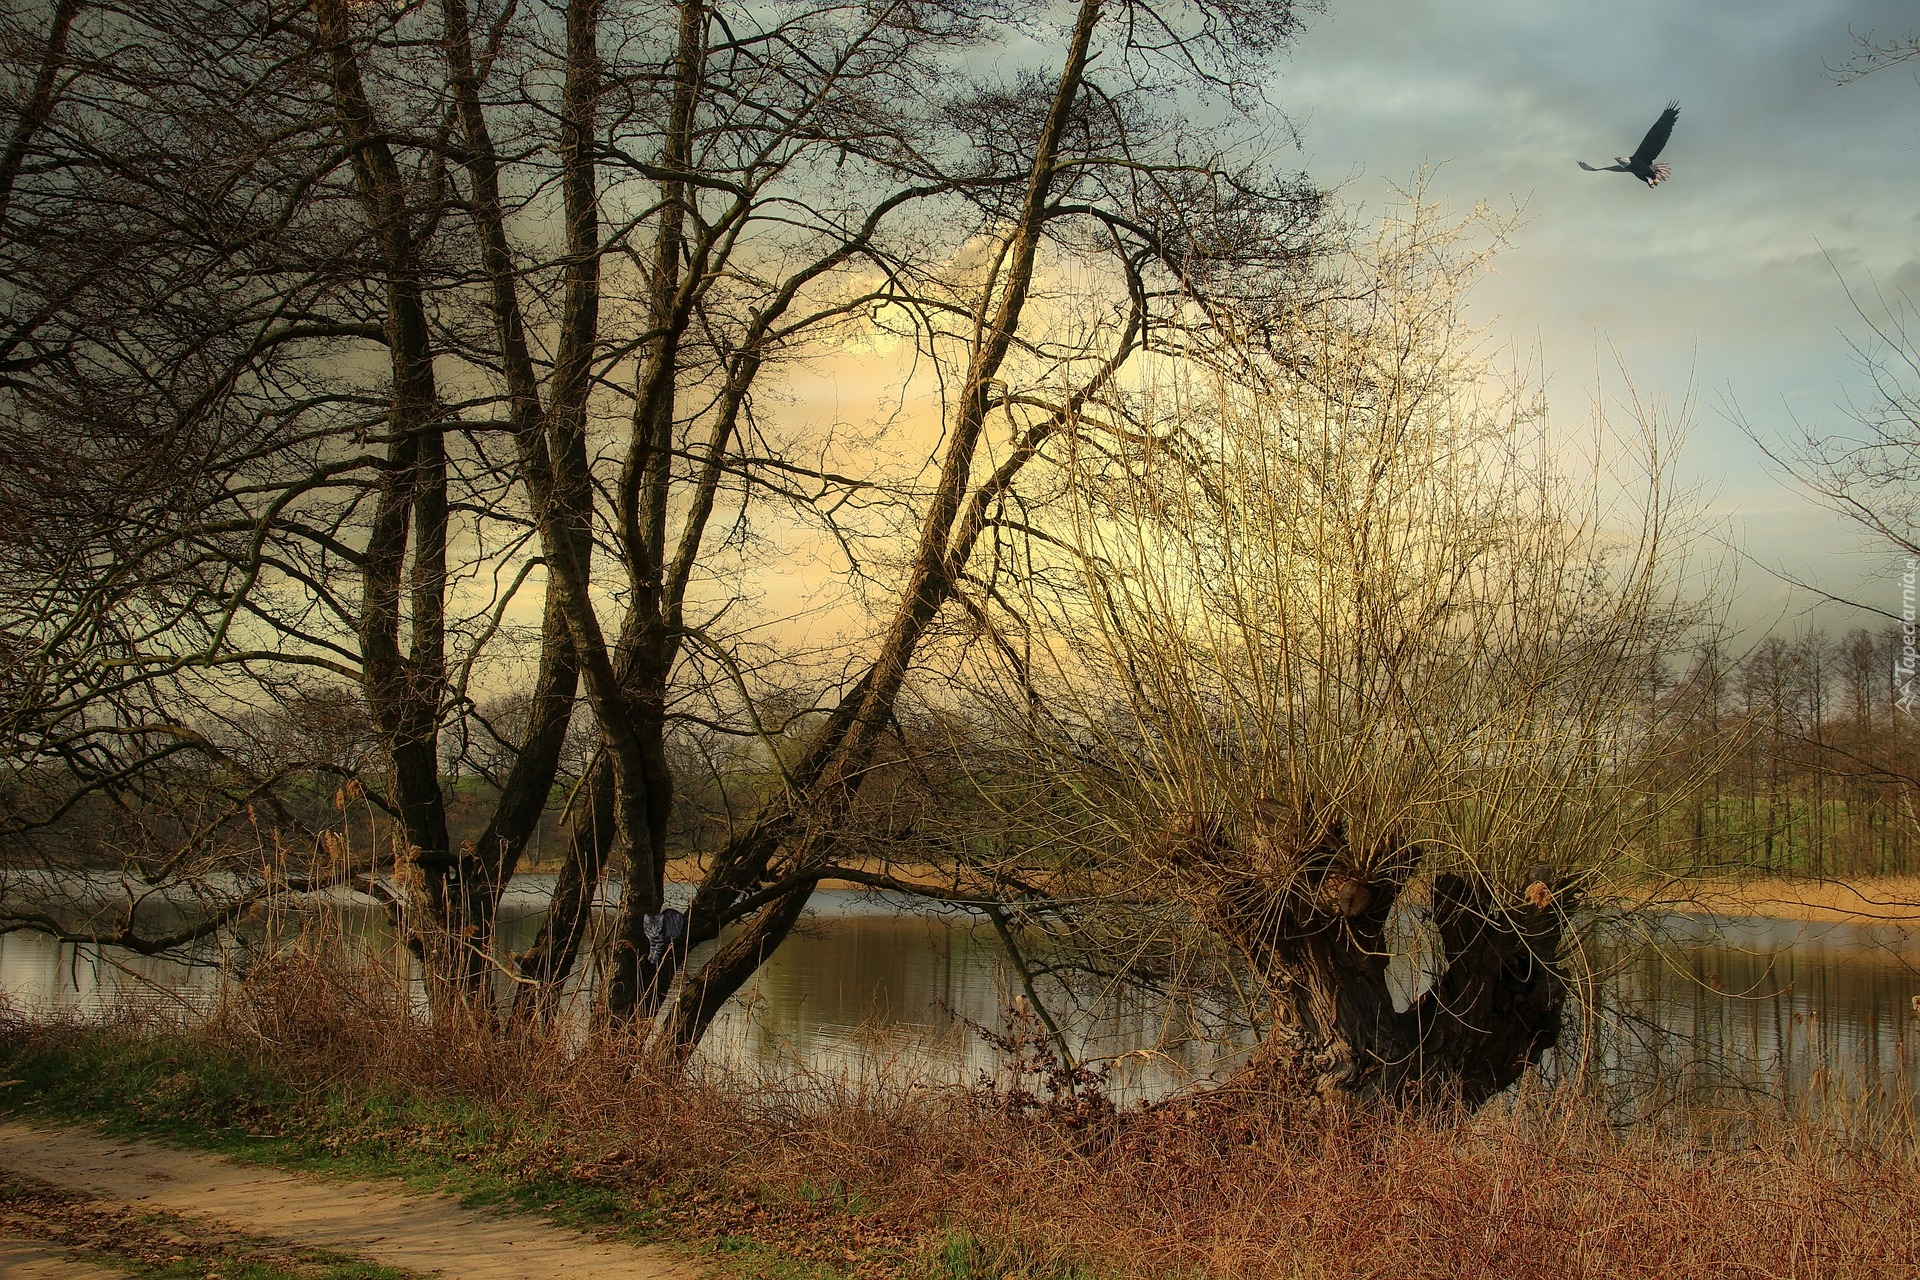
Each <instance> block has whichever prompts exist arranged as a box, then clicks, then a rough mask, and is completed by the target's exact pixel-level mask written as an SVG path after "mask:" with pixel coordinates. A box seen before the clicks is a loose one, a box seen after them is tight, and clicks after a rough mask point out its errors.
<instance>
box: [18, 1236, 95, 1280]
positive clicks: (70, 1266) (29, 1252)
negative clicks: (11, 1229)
mask: <svg viewBox="0 0 1920 1280" xmlns="http://www.w3.org/2000/svg"><path fill="white" fill-rule="evenodd" d="M0 1277H5V1280H127V1278H126V1277H125V1276H123V1275H122V1274H120V1273H119V1272H118V1271H108V1270H106V1269H105V1268H103V1267H96V1266H94V1265H93V1264H92V1263H90V1262H70V1261H68V1260H67V1256H66V1254H65V1253H64V1252H62V1251H61V1250H60V1249H58V1248H53V1247H50V1246H48V1245H44V1244H41V1243H39V1242H37V1241H33V1240H11V1239H7V1238H6V1237H4V1236H0Z"/></svg>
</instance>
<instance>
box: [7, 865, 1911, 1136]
mask: <svg viewBox="0 0 1920 1280" xmlns="http://www.w3.org/2000/svg"><path fill="white" fill-rule="evenodd" d="M550 890H551V878H550V877H546V878H542V877H538V876H529V877H522V878H521V879H520V880H517V881H516V882H515V889H514V891H513V893H512V894H510V895H509V898H508V900H507V902H506V903H505V904H504V907H503V911H502V917H501V920H502V935H503V940H504V942H505V943H506V944H507V945H508V946H512V947H520V946H524V945H526V943H527V942H528V941H530V940H531V938H532V936H533V934H534V932H535V930H536V929H537V928H538V925H539V922H540V917H541V913H542V911H543V909H544V904H545V901H546V895H547V894H548V893H549V892H550ZM904 906H905V904H903V903H901V902H900V901H898V900H896V899H890V898H888V897H886V896H885V895H880V894H876V893H870V892H867V891H862V890H833V891H822V892H821V893H819V894H817V895H816V899H815V907H814V910H813V911H812V913H811V916H810V918H809V920H808V921H807V922H806V923H805V924H804V925H803V927H802V929H801V930H799V931H798V932H797V933H796V935H795V936H794V937H793V938H791V939H789V941H788V942H787V944H786V945H785V946H783V947H782V948H781V949H780V951H779V952H778V953H777V955H776V956H775V957H774V959H773V961H772V962H771V963H769V964H768V965H767V966H766V967H765V968H764V969H763V970H762V972H761V973H760V975H759V976H758V978H757V979H756V981H755V982H753V983H752V984H751V985H750V986H749V987H748V988H747V989H746V990H745V991H743V993H742V996H741V998H740V999H739V1000H737V1001H736V1002H735V1003H734V1004H733V1005H732V1006H730V1007H729V1009H728V1010H727V1012H726V1013H725V1014H724V1015H723V1016H722V1018H721V1019H720V1021H719V1022H718V1023H717V1024H716V1026H715V1028H714V1031H713V1033H712V1034H711V1035H710V1036H709V1038H708V1042H707V1044H706V1045H705V1046H703V1050H702V1052H703V1053H705V1054H708V1055H709V1056H713V1057H716V1058H720V1059H724V1060H729V1061H734V1062H739V1063H743V1064H751V1065H755V1066H759V1067H766V1066H779V1067H782V1068H795V1067H798V1068H803V1069H818V1070H836V1069H840V1068H843V1067H853V1066H857V1065H860V1064H862V1063H866V1064H871V1063H872V1062H873V1061H874V1060H875V1059H876V1058H881V1059H884V1060H887V1061H888V1062H890V1063H891V1064H892V1067H893V1068H894V1069H900V1070H912V1071H915V1072H919V1073H922V1074H925V1075H927V1076H929V1077H933V1078H942V1079H959V1080H971V1079H973V1078H975V1077H976V1076H977V1074H978V1073H980V1072H982V1071H990V1070H992V1068H993V1067H994V1065H995V1063H996V1061H997V1054H996V1051H995V1050H994V1049H993V1048H992V1046H991V1045H989V1044H988V1043H986V1042H985V1041H984V1040H982V1038H981V1037H980V1035H979V1034H978V1033H977V1031H976V1029H975V1026H976V1025H984V1026H995V1025H998V1024H1000V1023H1001V1022H1002V1020H1003V1018H1004V1017H1005V1014H1006V1009H1007V1006H1008V1003H1009V1002H1010V1001H1011V1000H1013V998H1014V997H1015V995H1016V994H1017V993H1018V992H1019V991H1020V986H1019V982H1018V979H1017V977H1016V976H1015V974H1014V972H1013V970H1012V968H1011V966H1010V965H1009V963H1008V961H1007V959H1006V957H1005V954H1004V952H1003V951H1002V950H1001V948H1000V945H999V942H998V940H997V938H996V937H995V935H994V933H993V931H992V929H991V928H990V927H989V926H987V925H986V924H985V923H983V922H979V921H978V920H977V919H976V918H972V917H968V916H965V915H960V914H952V913H948V914H937V915H925V914H915V913H912V912H909V911H907V910H905V909H904ZM335 909H336V910H338V911H340V913H341V916H342V918H343V919H344V920H345V922H346V923H347V925H348V927H349V928H350V929H351V930H353V931H355V933H356V934H357V935H358V936H360V937H361V938H362V939H363V942H364V945H367V946H370V947H381V946H390V945H391V934H390V933H389V932H388V931H387V928H386V924H385V917H384V915H383V914H382V913H381V912H380V911H378V910H377V909H376V908H374V907H372V906H371V905H367V904H360V905H348V904H344V903H342V904H336V907H335ZM1604 947H1605V954H1604V956H1603V960H1604V962H1605V965H1606V967H1607V968H1608V969H1609V971H1610V975H1609V976H1608V978H1607V979H1606V981H1605V982H1604V984H1603V987H1602V994H1601V999H1600V1001H1599V1002H1598V1005H1597V1011H1598V1017H1599V1019H1600V1023H1599V1026H1600V1029H1601V1032H1602V1034H1600V1035H1598V1036H1597V1037H1595V1039H1594V1041H1593V1043H1594V1044H1595V1046H1596V1049H1595V1054H1594V1057H1593V1059H1592V1064H1593V1065H1597V1066H1598V1067H1599V1068H1600V1070H1601V1071H1602V1072H1603V1073H1604V1075H1605V1077H1606V1079H1608V1080H1609V1081H1610V1082H1612V1083H1613V1084H1614V1086H1615V1087H1616V1088H1617V1089H1618V1090H1619V1091H1620V1093H1621V1096H1623V1097H1633V1098H1638V1099H1642V1100H1646V1099H1674V1098H1687V1099H1698V1098H1700V1097H1703V1096H1707V1095H1709V1094H1711V1095H1714V1096H1720V1095H1724V1094H1726V1093H1729V1092H1731V1093H1736V1094H1752V1095H1759V1096H1763V1097H1767V1098H1772V1099H1781V1100H1786V1101H1787V1102H1789V1103H1796V1102H1803V1101H1805V1100H1806V1099H1808V1098H1813V1097H1817V1096H1823V1095H1826V1094H1827V1093H1828V1092H1829V1091H1831V1090H1833V1089H1840V1090H1843V1091H1845V1092H1848V1093H1852V1094H1866V1095H1870V1096H1873V1097H1876V1098H1877V1099H1879V1100H1880V1101H1882V1102H1885V1101H1887V1100H1898V1099H1906V1100H1912V1099H1915V1098H1920V1052H1917V1051H1920V1015H1917V1013H1916V1008H1915V1004H1914V1001H1915V998H1916V996H1920V929H1915V928H1910V927H1902V926H1898V925H1851V924H1804V923H1800V922H1796V921H1783V920H1768V919H1745V918H1740V919H1707V918H1703V917H1688V916H1672V917H1666V918H1664V919H1662V920H1660V921H1658V922H1657V927H1656V928H1654V929H1653V930H1651V931H1650V932H1649V933H1646V934H1642V935H1635V936H1620V937H1616V938H1614V939H1612V940H1611V941H1609V942H1607V943H1605V944H1604ZM215 958H217V957H214V956H212V955H208V956H207V957H205V959H207V960H208V961H211V960H213V959H215ZM700 958H701V957H700V955H699V953H696V955H695V961H696V963H697V962H698V960H699V959H700ZM219 982H220V977H219V970H218V968H217V966H215V965H214V964H212V963H201V964H183V963H179V962H176V961H171V960H154V959H149V958H144V957H139V956H134V955H130V954H125V953H121V954H111V953H110V954H106V955H102V954H100V952H99V951H98V949H96V948H74V947H71V946H59V945H56V944H54V943H53V942H52V941H51V940H49V939H46V938H44V937H40V936H36V935H33V934H28V933H15V934H10V935H6V936H3V937H0V991H4V993H5V995H6V997H7V998H8V999H9V1000H10V1001H11V1002H12V1003H13V1004H14V1005H15V1007H17V1008H22V1009H25V1010H30V1011H37V1012H52V1011H59V1010H68V1011H73V1012H76V1013H79V1014H82V1015H84V1014H87V1013H90V1012H94V1011H98V1010H100V1009H101V1008H103V1007H106V1006H108V1005H124V1004H128V1003H134V1004H147V1005H156V1006H178V1005H181V1004H186V1005H204V1004H205V1003H206V1002H207V1001H209V1000H210V999H211V998H212V997H213V995H214V994H215V993H216V992H217V991H218V989H219ZM1202 1020H1204V1019H1202ZM1194 1021H1195V1019H1194V1014H1193V1011H1191V1010H1180V1011H1177V1013H1176V1012H1175V1011H1170V1010H1169V1009H1168V1008H1167V1007H1165V1006H1164V1005H1162V1004H1159V1003H1157V1002H1155V1001H1151V1000H1148V999H1146V998H1144V997H1142V996H1139V995H1137V994H1125V995H1113V996H1108V997H1106V998H1104V999H1101V1000H1097V1001H1095V1002H1093V1004H1092V1006H1091V1008H1090V1010H1089V1011H1088V1012H1087V1013H1086V1014H1085V1015H1084V1016H1083V1017H1081V1018H1080V1019H1079V1020H1077V1021H1074V1022H1072V1023H1070V1024H1069V1025H1068V1028H1067V1029H1068V1039H1069V1042H1070V1043H1071V1045H1072V1047H1073V1050H1074V1052H1075V1053H1076V1054H1077V1055H1079V1056H1080V1057H1082V1058H1084V1059H1088V1060H1091V1061H1096V1062H1097V1061H1102V1060H1115V1059H1118V1062H1117V1065H1116V1068H1115V1072H1114V1085H1115V1089H1116V1092H1117V1093H1119V1094H1120V1095H1122V1096H1124V1097H1139V1096H1152V1095H1156V1094H1160V1093H1164V1092H1165V1091H1166V1090H1168V1089H1169V1088H1172V1087H1175V1086H1177V1085H1179V1084H1181V1083H1184V1082H1186V1081H1189V1080H1192V1079H1195V1078H1197V1077H1204V1076H1205V1075H1207V1074H1208V1073H1210V1072H1219V1071H1221V1070H1224V1069H1228V1068H1230V1067H1231V1065H1232V1063H1233V1061H1234V1060H1235V1058H1236V1056H1237V1054H1238V1053H1239V1052H1240V1050H1241V1049H1242V1048H1243V1045H1244V1041H1243V1040H1236V1038H1235V1037H1233V1036H1232V1035H1230V1034H1226V1033H1219V1034H1215V1035H1214V1036H1212V1037H1202V1038H1192V1036H1191V1034H1190V1031H1191V1028H1192V1026H1193V1025H1194ZM1181 1033H1187V1034H1185V1035H1183V1034H1181ZM1572 1065H1573V1064H1572V1063H1570V1062H1566V1063H1561V1064H1558V1067H1559V1069H1560V1070H1566V1069H1569V1068H1570V1067H1571V1066H1572Z"/></svg>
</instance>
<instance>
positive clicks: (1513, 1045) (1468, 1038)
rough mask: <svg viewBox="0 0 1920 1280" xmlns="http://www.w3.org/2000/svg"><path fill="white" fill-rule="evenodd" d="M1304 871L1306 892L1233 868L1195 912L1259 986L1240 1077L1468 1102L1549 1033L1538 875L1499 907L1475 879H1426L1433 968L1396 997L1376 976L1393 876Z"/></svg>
mask: <svg viewBox="0 0 1920 1280" xmlns="http://www.w3.org/2000/svg"><path fill="white" fill-rule="evenodd" d="M1312 878H1313V880H1314V884H1313V888H1312V890H1311V891H1309V892H1302V891H1301V890H1300V889H1299V888H1298V887H1297V886H1291V887H1290V889H1289V890H1288V891H1286V892H1282V893H1276V892H1274V891H1273V890H1271V889H1270V888H1269V887H1268V886H1266V885H1265V884H1263V883H1261V882H1260V881H1258V880H1255V879H1253V878H1250V877H1249V878H1241V879H1239V880H1236V881H1234V882H1231V883H1229V884H1228V885H1227V886H1226V887H1225V888H1223V889H1222V890H1220V891H1219V893H1218V894H1217V896H1216V897H1215V899H1214V901H1213V903H1212V905H1211V907H1210V909H1209V911H1208V915H1209V918H1210V920H1211V922H1212V923H1213V924H1214V925H1215V927H1217V928H1219V929H1220V930H1221V932H1222V933H1223V934H1224V935H1225V936H1226V937H1227V938H1228V939H1229V940H1230V941H1232V942H1233V943H1234V944H1235V945H1236V946H1237V947H1238V948H1239V949H1240V950H1241V951H1242V953H1243V954H1245V955H1246V956H1247V957H1248V959H1249V960H1250V961H1251V962H1252V964H1253V965H1254V967H1255V969H1256V970H1257V971H1258V972H1259V973H1260V974H1261V976H1262V977H1263V978H1265V979H1266V981H1267V983H1268V986H1269V988H1270V990H1271V992H1272V999H1273V1004H1272V1014H1271V1018H1272V1027H1271V1032H1270V1034H1269V1036H1268V1039H1267V1041H1266V1043H1265V1044H1264V1045H1263V1046H1262V1048H1261V1050H1260V1051H1259V1052H1258V1053H1256V1054H1255V1057H1254V1061H1253V1062H1252V1063H1251V1064H1250V1065H1249V1066H1248V1067H1247V1068H1246V1073H1245V1074H1246V1075H1247V1077H1248V1078H1249V1080H1258V1081H1260V1082H1262V1084H1263V1087H1275V1085H1276V1084H1277V1082H1280V1081H1283V1080H1284V1081H1287V1082H1290V1083H1291V1084H1292V1085H1293V1086H1294V1087H1303V1088H1306V1089H1309V1090H1312V1091H1313V1092H1317V1093H1319V1094H1321V1095H1323V1096H1338V1095H1347V1096H1358V1097H1364V1098H1373V1099H1379V1100H1383V1101H1395V1102H1441V1101H1458V1102H1461V1103H1464V1104H1465V1105H1468V1106H1478V1105H1480V1104H1481V1103H1484V1102H1485V1101H1487V1100H1488V1099H1489V1098H1491V1097H1493V1096H1494V1095H1495V1094H1497V1093H1499V1092H1500V1091H1501V1090H1502V1089H1505V1088H1507V1087H1508V1086H1509V1085H1511V1084H1513V1083H1514V1082H1515V1081H1517V1080H1519V1079H1520V1077H1521V1076H1522V1075H1523V1074H1525V1072H1526V1070H1527V1068H1528V1067H1531V1066H1534V1065H1536V1064H1537V1063H1538V1062H1539V1060H1540V1058H1541V1055H1543V1054H1544V1053H1545V1052H1546V1051H1547V1050H1548V1049H1550V1048H1552V1047H1553V1046H1554V1044H1555V1043H1556V1042H1557V1040H1558V1038H1559V1033H1560V1024H1561V1014H1562V1011H1563V1009H1564V1006H1565V1004H1566V999H1567V995H1568V983H1567V979H1566V974H1565V971H1564V969H1563V968H1562V966H1561V962H1560V959H1559V956H1558V949H1559V945H1560V940H1561V933H1562V927H1563V919H1564V917H1563V915H1562V912H1561V902H1560V900H1559V894H1558V893H1556V892H1555V890H1554V889H1553V888H1552V887H1551V886H1550V884H1549V882H1548V880H1547V879H1546V878H1545V875H1544V873H1536V878H1535V879H1534V880H1533V881H1532V882H1531V883H1530V884H1529V885H1528V886H1526V889H1527V892H1528V894H1529V897H1530V898H1531V900H1528V901H1517V902H1515V903H1513V904H1512V905H1505V904H1503V903H1502V902H1500V901H1497V900H1496V896H1495V894H1494V893H1493V892H1492V891H1490V890H1489V889H1488V888H1487V887H1486V886H1485V885H1483V884H1480V883H1477V882H1472V881H1468V880H1467V879H1465V878H1463V877H1461V876H1457V875H1442V876H1438V877H1436V878H1435V881H1434V884H1433V887H1432V901H1431V905H1430V906H1429V908H1428V910H1427V912H1426V914H1427V916H1428V918H1429V920H1430V922H1431V923H1432V925H1433V928H1434V931H1435V933H1436V934H1437V935H1438V954H1437V955H1436V956H1435V957H1434V960H1435V962H1436V964H1435V968H1436V969H1437V976H1436V977H1435V978H1434V981H1433V985H1432V986H1431V987H1429V988H1428V989H1427V990H1426V991H1424V992H1421V993H1420V994H1419V995H1418V996H1417V997H1416V998H1415V999H1414V1000H1413V1001H1412V1002H1411V1003H1410V1004H1408V1005H1407V1006H1406V1007H1405V1008H1396V1007H1395V1005H1394V1001H1393V995H1392V991H1391V989H1390V988H1389V986H1388V983H1387V964H1388V961H1389V960H1390V959H1391V956H1390V954H1389V951H1388V946H1387V938H1386V928H1387V922H1388V920H1389V918H1390V917H1391V915H1392V913H1393V910H1394V906H1395V904H1396V902H1397V900H1398V898H1399V894H1400V887H1401V886H1400V884H1398V883H1396V882H1395V879H1396V878H1395V877H1393V876H1388V877H1385V878H1375V879H1364V880H1363V879H1360V878H1358V877H1355V876H1352V875H1349V874H1347V873H1344V872H1341V871H1324V872H1321V873H1318V874H1317V875H1316V876H1313V877H1312ZM1501 896H1504V895H1501Z"/></svg>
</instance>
